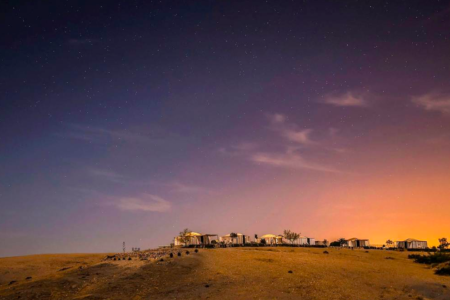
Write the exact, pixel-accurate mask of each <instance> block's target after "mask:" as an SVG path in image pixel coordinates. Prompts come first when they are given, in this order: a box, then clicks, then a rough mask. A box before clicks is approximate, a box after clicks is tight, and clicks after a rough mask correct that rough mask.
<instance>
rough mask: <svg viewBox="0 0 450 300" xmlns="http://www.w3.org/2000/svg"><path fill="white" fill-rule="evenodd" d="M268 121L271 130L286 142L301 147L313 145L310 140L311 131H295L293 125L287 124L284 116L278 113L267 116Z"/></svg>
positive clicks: (295, 127) (295, 128)
mask: <svg viewBox="0 0 450 300" xmlns="http://www.w3.org/2000/svg"><path fill="white" fill-rule="evenodd" d="M268 119H269V121H270V123H271V129H272V130H274V131H276V132H278V133H279V134H280V135H281V136H282V137H283V138H285V139H287V140H288V141H290V142H294V143H298V144H303V145H308V144H314V142H313V141H312V140H311V139H310V135H311V133H312V131H313V130H312V129H309V128H308V129H297V126H296V125H295V124H293V123H287V120H288V118H287V117H286V116H285V115H282V114H278V113H276V114H270V115H268Z"/></svg>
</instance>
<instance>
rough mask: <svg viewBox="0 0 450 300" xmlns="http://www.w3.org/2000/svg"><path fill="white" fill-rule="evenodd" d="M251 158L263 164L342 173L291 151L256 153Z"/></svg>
mask: <svg viewBox="0 0 450 300" xmlns="http://www.w3.org/2000/svg"><path fill="white" fill-rule="evenodd" d="M251 160H252V161H253V162H255V163H258V164H265V165H268V166H272V167H279V168H289V169H308V170H313V171H319V172H327V173H343V172H341V171H339V170H336V169H334V168H332V167H328V166H325V165H321V164H317V163H312V162H310V161H307V160H305V159H304V158H303V157H302V156H300V155H299V154H295V153H292V152H288V153H284V154H272V153H256V154H254V155H252V156H251Z"/></svg>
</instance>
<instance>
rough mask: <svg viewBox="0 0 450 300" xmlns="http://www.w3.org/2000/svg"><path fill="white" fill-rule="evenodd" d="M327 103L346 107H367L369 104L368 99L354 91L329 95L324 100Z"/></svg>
mask: <svg viewBox="0 0 450 300" xmlns="http://www.w3.org/2000/svg"><path fill="white" fill-rule="evenodd" d="M323 102H324V103H326V104H331V105H334V106H339V107H345V106H354V107H366V106H368V103H367V101H366V100H365V99H364V98H363V97H361V96H355V95H354V94H353V93H352V92H348V93H345V94H343V95H340V96H327V97H326V98H325V100H324V101H323Z"/></svg>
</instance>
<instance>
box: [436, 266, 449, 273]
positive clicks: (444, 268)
mask: <svg viewBox="0 0 450 300" xmlns="http://www.w3.org/2000/svg"><path fill="white" fill-rule="evenodd" d="M435 273H436V274H438V275H450V264H446V265H444V266H441V267H438V269H437V270H436V272H435Z"/></svg>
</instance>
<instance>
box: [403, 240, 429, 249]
mask: <svg viewBox="0 0 450 300" xmlns="http://www.w3.org/2000/svg"><path fill="white" fill-rule="evenodd" d="M395 245H396V246H397V248H400V249H425V248H427V247H428V243H427V241H419V240H416V239H411V238H409V239H406V240H404V241H396V242H395Z"/></svg>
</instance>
